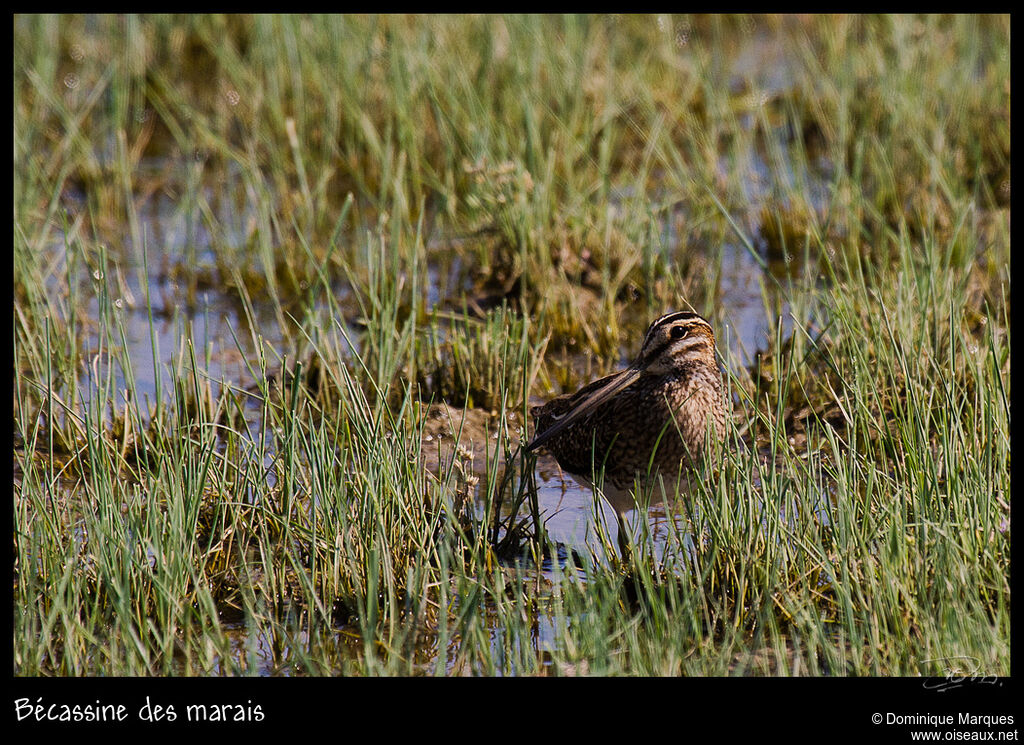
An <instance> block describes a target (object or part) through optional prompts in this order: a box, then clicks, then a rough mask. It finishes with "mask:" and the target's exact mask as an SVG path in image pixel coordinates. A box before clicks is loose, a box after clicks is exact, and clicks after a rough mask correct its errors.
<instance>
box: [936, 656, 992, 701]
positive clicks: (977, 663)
mask: <svg viewBox="0 0 1024 745" xmlns="http://www.w3.org/2000/svg"><path fill="white" fill-rule="evenodd" d="M921 664H922V665H926V664H941V665H942V668H943V671H942V677H930V678H925V681H924V687H925V690H929V691H938V692H939V693H942V692H944V691H951V690H953V689H955V688H960V687H962V686H965V685H1002V684H1001V683H1000V682H999V678H998V677H997V676H995V675H983V674H981V672H980V667H981V660H979V659H978V658H977V657H969V656H967V655H961V656H958V657H932V658H930V659H927V660H921Z"/></svg>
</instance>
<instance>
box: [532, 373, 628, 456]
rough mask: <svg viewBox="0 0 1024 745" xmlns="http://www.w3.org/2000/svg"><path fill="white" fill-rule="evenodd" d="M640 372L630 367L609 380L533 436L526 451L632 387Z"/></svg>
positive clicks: (537, 446) (539, 444) (541, 443)
mask: <svg viewBox="0 0 1024 745" xmlns="http://www.w3.org/2000/svg"><path fill="white" fill-rule="evenodd" d="M642 372H643V370H642V369H641V368H640V366H639V365H637V364H633V365H630V366H629V367H627V368H626V369H625V370H623V371H622V372H621V373H619V374H618V375H616V376H615V377H614V378H613V379H612V380H609V381H608V382H607V383H606V384H605V385H604V386H603V387H601V388H598V389H597V390H596V391H594V392H593V393H591V394H590V395H589V396H586V397H585V398H584V399H583V400H582V401H580V402H579V403H578V404H576V406H575V407H574V408H572V409H569V411H567V412H565V413H564V414H562V416H561V418H560V419H558V420H557V421H556V422H555V423H554V424H552V425H551V426H550V427H548V428H547V429H546V430H544V431H543V432H541V433H540V434H538V435H536V436H534V438H533V440H532V441H531V442H530V444H529V445H527V446H526V449H527V450H533V449H535V448H539V447H540V446H541V445H543V444H544V443H545V442H547V441H548V440H550V439H551V438H552V437H554V436H555V435H557V434H558V433H559V432H561V431H562V430H563V429H565V428H566V427H568V426H569V425H570V424H572V423H573V422H575V421H577V420H579V419H581V418H582V417H585V416H586V415H587V414H589V413H590V412H591V411H593V410H594V409H596V408H597V407H598V406H600V405H601V404H602V403H604V402H605V401H607V400H608V399H610V398H611V397H612V396H614V395H615V394H616V393H618V392H619V391H621V390H623V389H624V388H629V386H631V385H633V383H635V382H636V381H637V380H639V379H640V375H641V373H642Z"/></svg>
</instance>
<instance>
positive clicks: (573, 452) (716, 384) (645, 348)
mask: <svg viewBox="0 0 1024 745" xmlns="http://www.w3.org/2000/svg"><path fill="white" fill-rule="evenodd" d="M530 413H531V414H532V416H533V418H534V422H535V425H536V430H535V434H534V437H533V440H532V441H531V442H530V443H529V444H528V445H527V446H526V450H527V451H532V450H535V449H537V448H539V447H541V446H543V447H545V448H547V449H548V450H549V451H550V452H551V454H552V455H554V457H555V460H557V461H558V464H559V465H560V466H561V467H562V470H564V471H566V472H567V473H569V474H570V475H571V476H572V477H573V478H574V479H575V480H576V481H578V482H579V483H581V484H584V485H586V486H588V487H589V486H592V485H593V481H594V474H595V473H601V472H602V471H603V474H604V482H603V491H604V495H605V497H606V498H607V499H608V501H609V502H610V503H611V505H612V506H613V507H614V508H615V509H616V511H617V512H618V513H619V515H620V516H621V515H622V513H624V512H626V511H628V510H630V509H632V508H633V506H634V504H635V502H634V499H633V496H632V494H631V491H630V490H631V489H632V488H633V486H634V484H640V485H642V486H645V487H646V488H649V489H650V490H651V491H652V492H653V494H652V497H654V499H658V498H660V494H659V492H660V488H661V487H660V485H659V481H661V483H663V484H664V488H665V491H666V492H667V493H671V492H672V491H678V490H679V489H680V488H681V486H683V484H685V479H686V477H687V474H688V472H689V471H690V470H691V469H692V466H693V464H695V463H697V462H699V461H700V459H701V458H702V457H703V456H704V452H705V445H706V442H707V435H708V430H709V428H710V440H711V441H712V442H721V441H722V439H723V438H724V436H725V411H724V408H723V404H722V375H721V372H720V371H719V369H718V365H717V363H716V361H715V334H714V331H713V330H712V328H711V324H709V323H708V322H707V321H706V320H705V319H704V318H702V317H701V316H699V315H697V314H696V313H688V312H676V313H668V314H666V315H664V316H662V317H661V318H659V319H658V320H656V321H655V322H654V323H652V324H651V325H650V327H649V328H648V329H647V334H646V335H645V336H644V341H643V344H642V345H641V347H640V354H639V356H638V357H637V358H636V360H635V361H634V362H633V363H632V364H631V365H630V366H629V367H627V368H626V369H625V370H622V371H620V372H617V373H615V374H613V375H609V376H608V377H605V378H601V379H600V380H595V381H594V382H592V383H590V384H588V385H585V386H584V387H583V388H581V389H580V390H578V391H577V392H576V393H569V394H565V395H562V396H559V397H558V398H554V399H552V400H551V401H548V402H547V403H546V404H544V405H543V406H535V407H534V408H532V409H531V410H530Z"/></svg>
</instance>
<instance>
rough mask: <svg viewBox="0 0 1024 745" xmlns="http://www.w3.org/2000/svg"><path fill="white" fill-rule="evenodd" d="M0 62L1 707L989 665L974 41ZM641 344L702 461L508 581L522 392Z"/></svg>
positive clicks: (756, 37) (821, 32) (625, 32)
mask: <svg viewBox="0 0 1024 745" xmlns="http://www.w3.org/2000/svg"><path fill="white" fill-rule="evenodd" d="M14 36H15V59H16V63H17V64H16V69H15V109H14V111H15V152H16V169H15V191H14V205H15V225H14V231H13V233H14V260H13V269H14V279H13V310H14V313H13V318H12V327H13V331H14V344H13V372H14V380H13V383H14V387H13V394H14V396H13V403H14V412H13V429H14V452H13V459H14V466H15V480H14V526H15V534H14V549H15V582H14V587H13V594H14V622H13V627H14V629H13V630H14V640H13V641H14V645H13V648H14V661H15V673H16V674H18V675H38V674H42V675H86V674H90V675H91V674H100V675H211V674H219V675H242V674H293V675H295V674H312V675H327V674H339V673H340V674H362V675H395V674H402V675H407V674H428V675H451V674H482V675H513V674H514V675H580V674H590V675H602V674H610V675H611V674H615V675H643V674H653V675H663V674H666V675H678V674H686V675H747V674H755V675H764V674H772V675H775V674H777V675H850V674H852V675H918V674H921V675H941V674H943V672H944V669H945V668H944V667H943V664H944V663H943V662H942V660H943V659H946V658H951V657H970V658H973V659H975V660H977V663H978V670H979V671H980V672H981V673H986V674H1008V672H1009V628H1010V603H1009V599H1010V588H1009V561H1010V532H1009V519H1010V518H1009V490H1010V476H1009V460H1010V455H1009V454H1010V436H1009V411H1010V409H1009V400H1010V389H1009V383H1010V362H1009V360H1010V354H1009V352H1010V323H1009V318H1010V274H1009V264H1010V262H1009V211H1008V202H1009V199H1008V197H1009V117H1008V108H1009V104H1008V101H1009V88H1008V86H1009V82H1008V81H1009V23H1008V20H1007V19H1006V18H1004V17H914V18H909V17H865V18H847V17H839V18H833V17H827V18H826V17H822V18H810V19H792V18H776V17H745V16H725V17H714V18H710V19H709V18H703V17H693V18H685V17H679V18H671V17H667V16H659V17H655V18H649V17H633V16H608V17H563V18H541V17H533V16H526V17H520V16H514V17H495V16H473V17H468V16H467V17H462V16H459V17H449V18H446V19H428V18H425V17H397V16H384V17H370V16H365V17H364V16H358V17H351V16H330V17H327V18H313V17H305V16H303V17H291V16H282V17H263V16H230V17H222V16H187V17H178V16H153V17H149V16H142V17H138V16H127V17H117V18H114V17H94V16H90V17H84V16H62V17H51V16H18V17H17V18H16V19H15V34H14ZM339 50H342V51H339ZM752 60H753V61H752ZM764 70H769V71H771V72H772V73H773V74H772V75H768V76H766V75H764V74H762V72H759V71H764ZM161 200H167V201H169V202H170V203H171V204H173V205H174V206H173V209H172V210H171V211H170V215H171V216H170V217H168V218H167V219H166V220H165V221H164V222H161V220H160V219H154V218H153V217H152V215H153V214H154V213H158V214H161V213H160V212H159V210H158V209H156V208H155V207H154V205H158V204H159V203H160V202H161ZM724 243H729V244H731V245H734V246H737V247H738V249H739V251H740V252H741V254H742V255H743V256H745V257H746V258H747V259H749V261H750V262H751V264H752V266H754V267H756V269H755V271H756V272H757V274H756V282H755V283H754V284H755V285H756V286H757V288H758V290H757V293H758V296H757V297H755V298H754V301H755V302H760V303H762V304H763V307H764V317H763V321H762V326H763V330H764V332H765V333H764V334H763V338H762V339H759V340H758V349H756V350H755V349H750V348H747V349H739V348H738V347H736V346H734V345H733V344H732V343H729V342H727V341H726V340H728V339H730V338H731V337H730V333H731V330H732V329H731V328H730V329H729V332H727V331H726V330H725V328H726V326H730V319H731V318H732V316H731V315H730V311H731V307H730V306H731V304H733V303H734V302H736V299H735V298H733V297H729V296H725V295H723V294H722V290H721V287H722V283H723V276H724V273H725V268H724V266H723V251H722V245H723V244H724ZM211 295H213V296H215V297H216V298H217V302H218V304H217V305H215V306H214V305H212V304H211V303H210V300H209V298H210V296H211ZM748 300H750V298H744V301H748ZM675 307H692V308H694V309H695V310H697V311H699V312H701V313H703V314H705V315H706V316H708V317H709V318H710V319H711V320H712V322H713V324H714V325H715V327H716V328H719V329H720V337H721V339H720V344H719V349H720V352H721V354H722V357H723V363H724V365H723V366H724V369H725V370H726V372H727V383H728V387H729V392H730V400H731V401H732V403H733V410H734V412H733V413H734V422H735V426H731V427H730V432H729V442H728V445H729V446H728V447H727V448H725V450H724V453H723V455H722V457H721V459H720V460H718V461H716V462H715V463H713V464H709V465H708V467H707V470H706V471H705V472H702V473H701V478H698V479H696V480H695V486H694V488H693V489H692V490H690V491H689V492H688V493H686V494H684V495H681V497H680V499H679V500H678V503H676V504H674V505H671V506H667V507H666V508H665V510H666V515H667V516H669V519H667V521H666V525H667V526H668V529H667V535H666V536H664V537H659V538H657V539H656V538H655V537H654V536H653V534H652V531H651V528H650V523H649V521H648V520H647V519H634V520H633V521H632V523H631V524H632V526H633V528H634V536H633V538H634V540H633V542H632V550H631V551H630V552H629V553H628V554H627V555H626V556H621V557H620V556H617V555H616V550H615V549H614V548H613V545H614V543H615V539H614V535H613V534H614V530H615V528H614V526H610V525H602V524H601V518H600V514H601V511H600V510H599V509H595V526H596V531H595V540H596V541H597V543H596V544H592V545H590V546H589V547H588V548H581V547H567V546H559V545H553V544H552V543H551V542H550V541H549V540H548V538H547V536H546V532H545V530H544V525H543V521H544V519H545V517H546V516H544V515H542V514H541V507H540V504H539V501H538V492H537V490H536V489H535V484H534V483H533V482H534V480H535V473H534V469H533V467H532V463H531V462H529V461H524V460H523V459H521V458H520V457H519V450H518V445H519V443H520V441H521V439H522V438H523V437H524V436H525V434H526V433H525V432H524V431H523V423H524V422H526V421H527V418H528V417H527V415H526V414H527V411H528V406H529V403H530V400H531V398H538V397H540V398H544V397H548V396H550V395H553V394H557V393H560V392H563V391H566V390H572V389H574V388H575V387H577V386H578V385H580V384H581V383H583V382H586V380H588V379H591V378H593V377H596V376H597V375H598V374H603V373H606V372H608V371H610V370H612V369H615V368H617V367H618V366H620V364H621V362H622V359H623V358H624V357H627V356H629V355H630V354H633V353H635V352H636V349H635V345H636V343H637V341H636V340H637V339H638V338H639V335H640V334H642V333H643V330H644V328H645V327H646V324H647V322H648V321H649V320H650V319H651V318H652V317H654V316H656V315H657V314H659V313H661V312H663V311H664V310H665V309H668V308H675ZM211 308H214V310H213V311H211ZM221 308H226V309H227V310H226V312H225V313H224V318H223V319H213V320H212V321H211V319H210V318H209V316H210V315H211V313H216V312H218V310H217V309H221ZM200 320H202V321H203V324H204V325H205V326H207V327H209V326H210V325H211V323H213V324H220V325H219V326H218V327H219V328H221V329H222V333H221V335H220V336H219V337H218V338H216V339H214V340H212V341H210V340H209V335H208V337H207V338H208V341H207V342H206V343H203V342H202V341H200V340H199V339H198V338H197V334H196V333H195V329H196V327H197V326H198V325H199V321H200ZM140 329H142V331H141V332H140ZM140 337H141V339H142V341H141V342H140V340H139V339H140ZM755 352H756V354H755ZM741 353H745V354H746V355H747V358H748V359H751V360H753V362H752V364H750V365H749V367H748V366H746V365H745V364H744V362H743V360H742V359H741ZM230 359H235V360H238V361H239V364H238V365H237V366H236V368H230V367H229V366H228V365H227V364H226V363H225V362H224V361H225V360H230ZM230 369H238V370H240V372H239V373H238V374H229V372H228V371H229V370H230ZM438 407H443V408H442V409H441V410H443V411H444V412H447V414H448V415H451V413H452V412H455V414H454V415H451V416H450V421H449V422H448V424H449V429H450V430H451V432H452V436H451V437H449V438H448V439H446V440H442V441H439V439H438V438H433V439H428V435H427V426H428V422H429V419H430V417H431V416H434V415H435V413H436V412H437V411H438V410H439V409H438ZM431 438H432V436H431ZM634 517H636V516H634ZM642 517H644V518H646V515H643V516H642Z"/></svg>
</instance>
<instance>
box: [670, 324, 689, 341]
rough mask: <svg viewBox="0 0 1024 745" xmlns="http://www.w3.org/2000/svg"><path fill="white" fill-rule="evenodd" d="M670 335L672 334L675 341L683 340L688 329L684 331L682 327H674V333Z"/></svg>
mask: <svg viewBox="0 0 1024 745" xmlns="http://www.w3.org/2000/svg"><path fill="white" fill-rule="evenodd" d="M670 333H671V334H672V338H673V339H682V338H683V337H684V336H686V329H684V328H683V327H682V326H673V327H672V331H671V332H670Z"/></svg>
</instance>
